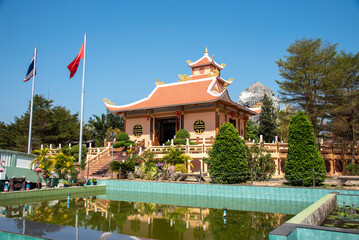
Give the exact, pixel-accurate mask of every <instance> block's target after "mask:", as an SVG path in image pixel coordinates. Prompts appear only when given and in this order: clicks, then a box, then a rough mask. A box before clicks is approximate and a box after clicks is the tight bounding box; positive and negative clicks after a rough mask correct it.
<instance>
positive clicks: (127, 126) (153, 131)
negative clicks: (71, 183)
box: [104, 48, 256, 147]
mask: <svg viewBox="0 0 359 240" xmlns="http://www.w3.org/2000/svg"><path fill="white" fill-rule="evenodd" d="M187 64H188V66H189V67H190V68H191V69H192V74H191V75H190V76H188V75H187V74H184V75H178V77H179V80H178V81H177V82H175V83H164V82H162V81H161V80H160V79H158V80H156V82H155V84H156V87H155V89H154V90H153V91H152V92H151V94H149V95H148V96H147V97H146V98H144V99H141V100H139V101H137V102H133V103H130V104H126V105H121V106H116V105H114V104H113V103H111V102H110V101H109V100H108V99H104V102H105V106H106V108H107V109H108V110H109V111H110V112H111V113H113V114H115V115H122V116H124V131H125V132H126V133H127V134H128V135H129V136H130V139H131V140H138V141H139V140H141V141H142V140H145V146H146V147H148V146H161V145H162V144H164V143H165V142H167V141H168V140H171V139H173V138H174V135H175V134H176V132H177V130H179V129H186V130H187V131H188V132H189V133H190V135H191V137H190V138H191V139H199V138H200V139H203V140H204V139H210V138H211V139H213V138H214V137H215V136H216V133H217V132H218V129H219V127H220V125H221V124H223V123H224V122H230V123H232V124H233V125H234V126H235V127H236V128H237V130H238V132H239V134H240V136H242V137H243V138H244V137H245V134H246V133H245V125H246V121H247V120H248V117H249V116H253V115H255V114H256V113H255V112H253V111H251V110H250V109H248V108H246V107H244V106H242V105H240V104H238V103H236V102H233V101H232V100H231V99H230V97H229V94H228V90H227V87H228V86H229V85H231V84H232V82H233V79H232V78H230V79H228V80H226V79H223V78H222V77H221V71H222V70H223V69H224V67H225V66H226V65H225V64H218V63H216V62H215V61H214V60H213V57H212V58H211V57H209V55H208V50H207V48H206V50H205V53H204V55H203V57H201V58H200V59H199V60H197V61H195V62H191V61H190V60H187Z"/></svg>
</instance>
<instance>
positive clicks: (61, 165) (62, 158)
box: [52, 153, 76, 179]
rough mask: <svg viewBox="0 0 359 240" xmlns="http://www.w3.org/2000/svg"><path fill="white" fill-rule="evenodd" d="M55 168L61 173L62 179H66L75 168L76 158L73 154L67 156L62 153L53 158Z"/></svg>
mask: <svg viewBox="0 0 359 240" xmlns="http://www.w3.org/2000/svg"><path fill="white" fill-rule="evenodd" d="M52 160H53V168H54V170H55V172H56V173H57V174H58V175H59V178H60V179H65V177H66V176H67V174H69V173H70V172H71V170H73V169H74V168H75V166H74V163H75V161H76V159H75V158H74V157H72V156H67V155H66V154H63V153H60V154H58V155H56V157H54V158H52Z"/></svg>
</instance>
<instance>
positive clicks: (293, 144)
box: [284, 112, 325, 186]
mask: <svg viewBox="0 0 359 240" xmlns="http://www.w3.org/2000/svg"><path fill="white" fill-rule="evenodd" d="M312 169H314V171H315V172H316V173H315V183H316V184H321V183H322V182H323V181H324V178H325V164H324V160H323V157H322V155H321V154H320V151H319V149H318V145H317V142H316V140H315V137H314V131H313V125H312V123H311V122H310V121H309V119H308V117H307V116H306V115H305V114H304V113H302V112H298V113H297V114H295V115H294V116H293V117H292V119H291V120H290V124H289V132H288V155H287V159H286V160H285V166H284V172H285V178H286V179H287V180H288V181H289V182H290V184H292V185H296V186H311V185H312V184H313V177H312Z"/></svg>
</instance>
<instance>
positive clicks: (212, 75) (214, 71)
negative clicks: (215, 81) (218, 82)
mask: <svg viewBox="0 0 359 240" xmlns="http://www.w3.org/2000/svg"><path fill="white" fill-rule="evenodd" d="M218 74H219V71H218V69H214V70H213V72H212V73H211V74H209V76H208V77H215V76H217V75H218Z"/></svg>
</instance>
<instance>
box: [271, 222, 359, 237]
mask: <svg viewBox="0 0 359 240" xmlns="http://www.w3.org/2000/svg"><path fill="white" fill-rule="evenodd" d="M283 225H288V226H287V227H289V228H292V231H291V232H290V233H288V235H287V236H277V235H271V234H270V235H269V240H322V239H323V240H331V239H338V240H358V239H359V234H358V231H354V230H349V229H338V228H337V229H330V228H327V227H321V226H309V225H296V226H290V224H287V223H285V224H283Z"/></svg>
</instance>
